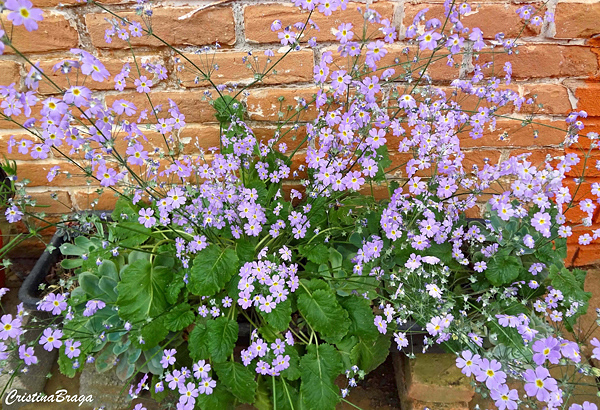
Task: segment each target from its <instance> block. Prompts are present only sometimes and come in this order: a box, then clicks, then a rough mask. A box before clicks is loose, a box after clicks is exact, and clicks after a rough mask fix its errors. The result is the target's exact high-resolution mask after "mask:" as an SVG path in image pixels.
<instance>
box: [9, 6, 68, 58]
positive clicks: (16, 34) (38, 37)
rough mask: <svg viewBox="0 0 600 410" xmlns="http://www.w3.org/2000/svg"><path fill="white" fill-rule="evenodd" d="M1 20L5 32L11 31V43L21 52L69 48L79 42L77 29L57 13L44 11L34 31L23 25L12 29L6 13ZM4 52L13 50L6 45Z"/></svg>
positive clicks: (10, 52)
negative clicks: (42, 17) (42, 18)
mask: <svg viewBox="0 0 600 410" xmlns="http://www.w3.org/2000/svg"><path fill="white" fill-rule="evenodd" d="M2 22H3V24H4V26H5V27H6V32H7V33H10V32H11V31H12V39H13V44H14V46H15V48H16V49H17V50H19V51H20V52H22V53H42V52H47V51H59V50H69V49H71V48H73V47H77V46H78V44H79V36H78V34H77V30H75V28H74V27H73V26H71V24H70V23H69V22H68V21H67V20H66V19H65V17H64V16H62V15H59V14H52V13H50V12H45V13H44V20H42V21H40V22H39V23H38V26H39V28H38V29H37V30H35V31H27V30H26V29H25V27H24V26H15V27H14V29H13V28H12V23H10V22H9V21H8V20H7V19H6V14H4V15H2ZM5 53H7V54H12V53H13V51H12V49H11V48H10V47H6V49H5Z"/></svg>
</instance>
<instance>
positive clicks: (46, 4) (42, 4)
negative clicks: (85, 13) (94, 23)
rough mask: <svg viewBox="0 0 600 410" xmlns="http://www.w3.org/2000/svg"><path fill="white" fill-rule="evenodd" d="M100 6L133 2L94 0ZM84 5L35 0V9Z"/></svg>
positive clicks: (82, 0) (78, 0)
mask: <svg viewBox="0 0 600 410" xmlns="http://www.w3.org/2000/svg"><path fill="white" fill-rule="evenodd" d="M95 1H96V2H97V3H100V4H131V3H135V0H95ZM82 4H85V0H36V1H35V7H56V6H60V5H63V6H78V5H82Z"/></svg>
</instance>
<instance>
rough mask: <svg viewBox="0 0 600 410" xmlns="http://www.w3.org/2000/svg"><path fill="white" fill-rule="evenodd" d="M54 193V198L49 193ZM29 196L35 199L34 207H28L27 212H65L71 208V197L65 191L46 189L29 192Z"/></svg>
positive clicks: (68, 211)
mask: <svg viewBox="0 0 600 410" xmlns="http://www.w3.org/2000/svg"><path fill="white" fill-rule="evenodd" d="M52 194H55V195H56V199H53V198H52V197H51V196H50V195H52ZM29 195H30V196H31V198H32V199H33V200H35V201H36V206H35V207H28V211H29V212H44V213H46V214H66V213H70V212H71V211H72V209H73V204H72V203H71V197H70V195H69V193H68V192H67V191H56V190H53V191H47V192H35V193H29Z"/></svg>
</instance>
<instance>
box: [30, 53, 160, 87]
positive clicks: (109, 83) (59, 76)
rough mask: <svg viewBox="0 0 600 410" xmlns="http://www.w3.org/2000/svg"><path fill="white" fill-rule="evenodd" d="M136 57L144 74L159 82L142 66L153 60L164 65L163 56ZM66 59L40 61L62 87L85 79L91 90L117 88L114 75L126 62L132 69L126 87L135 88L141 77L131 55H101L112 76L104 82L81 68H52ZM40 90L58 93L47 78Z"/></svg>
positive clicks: (154, 82) (157, 82)
mask: <svg viewBox="0 0 600 410" xmlns="http://www.w3.org/2000/svg"><path fill="white" fill-rule="evenodd" d="M136 57H137V62H138V64H139V65H140V70H141V72H142V75H145V76H146V77H148V78H150V79H152V82H153V84H154V85H157V84H159V83H160V80H158V79H157V78H155V77H154V74H151V73H148V72H147V71H146V70H144V69H143V68H142V67H141V65H142V63H143V62H151V63H154V64H159V63H160V64H162V65H163V66H164V61H163V59H162V58H161V56H157V55H145V54H141V55H136ZM69 58H71V59H73V56H72V55H69ZM64 60H65V58H61V59H53V60H44V61H41V62H40V68H41V69H42V70H44V74H46V75H47V76H48V77H49V78H50V79H51V80H52V81H53V82H54V83H55V84H56V85H58V86H59V87H61V88H62V89H66V88H68V87H70V86H71V85H75V84H83V82H84V81H85V86H86V87H88V88H89V89H91V90H100V91H113V90H114V89H115V82H114V76H115V75H117V74H118V73H119V72H121V70H122V68H123V64H125V63H130V65H131V71H132V74H131V76H130V79H129V80H128V81H127V83H126V84H127V85H126V87H125V88H126V89H135V86H134V84H133V81H134V79H135V78H138V77H139V76H138V72H137V69H136V66H135V64H134V61H133V57H130V56H129V57H124V58H110V57H108V58H107V57H100V60H101V61H102V63H103V64H104V66H105V68H106V69H107V70H108V72H109V73H110V77H109V78H108V80H104V81H102V82H99V81H94V80H93V79H92V78H91V76H90V77H85V76H84V75H82V74H81V73H80V72H79V70H75V69H73V71H72V72H71V73H69V74H68V75H65V74H63V73H62V72H61V70H58V71H56V72H55V71H53V70H52V67H53V66H54V65H55V64H57V63H60V62H62V61H64ZM78 74H79V75H78ZM67 78H68V79H67ZM76 78H78V81H77V82H76V81H75V79H76ZM39 91H40V93H43V94H56V93H57V90H56V87H55V86H54V85H52V84H51V83H50V82H48V81H47V80H46V79H44V80H42V81H40V88H39Z"/></svg>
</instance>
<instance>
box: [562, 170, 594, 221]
mask: <svg viewBox="0 0 600 410" xmlns="http://www.w3.org/2000/svg"><path fill="white" fill-rule="evenodd" d="M574 179H575V178H565V179H564V181H563V186H565V187H567V188H568V189H569V192H570V193H571V195H572V196H573V199H572V201H573V204H572V206H573V207H572V208H570V209H568V210H567V209H566V207H565V208H564V209H563V212H564V215H565V217H566V218H567V222H569V223H581V220H582V218H584V217H587V213H584V212H583V211H582V210H581V209H580V208H579V202H580V201H582V200H584V199H587V198H589V199H592V200H593V199H595V198H596V196H595V195H593V194H592V184H593V183H595V182H600V179H599V178H592V177H590V178H586V179H585V180H584V181H582V182H581V183H579V182H576V181H575V180H574ZM599 212H600V208H596V211H595V213H594V215H595V217H594V218H593V222H594V223H598V222H600V215H598V213H599Z"/></svg>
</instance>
